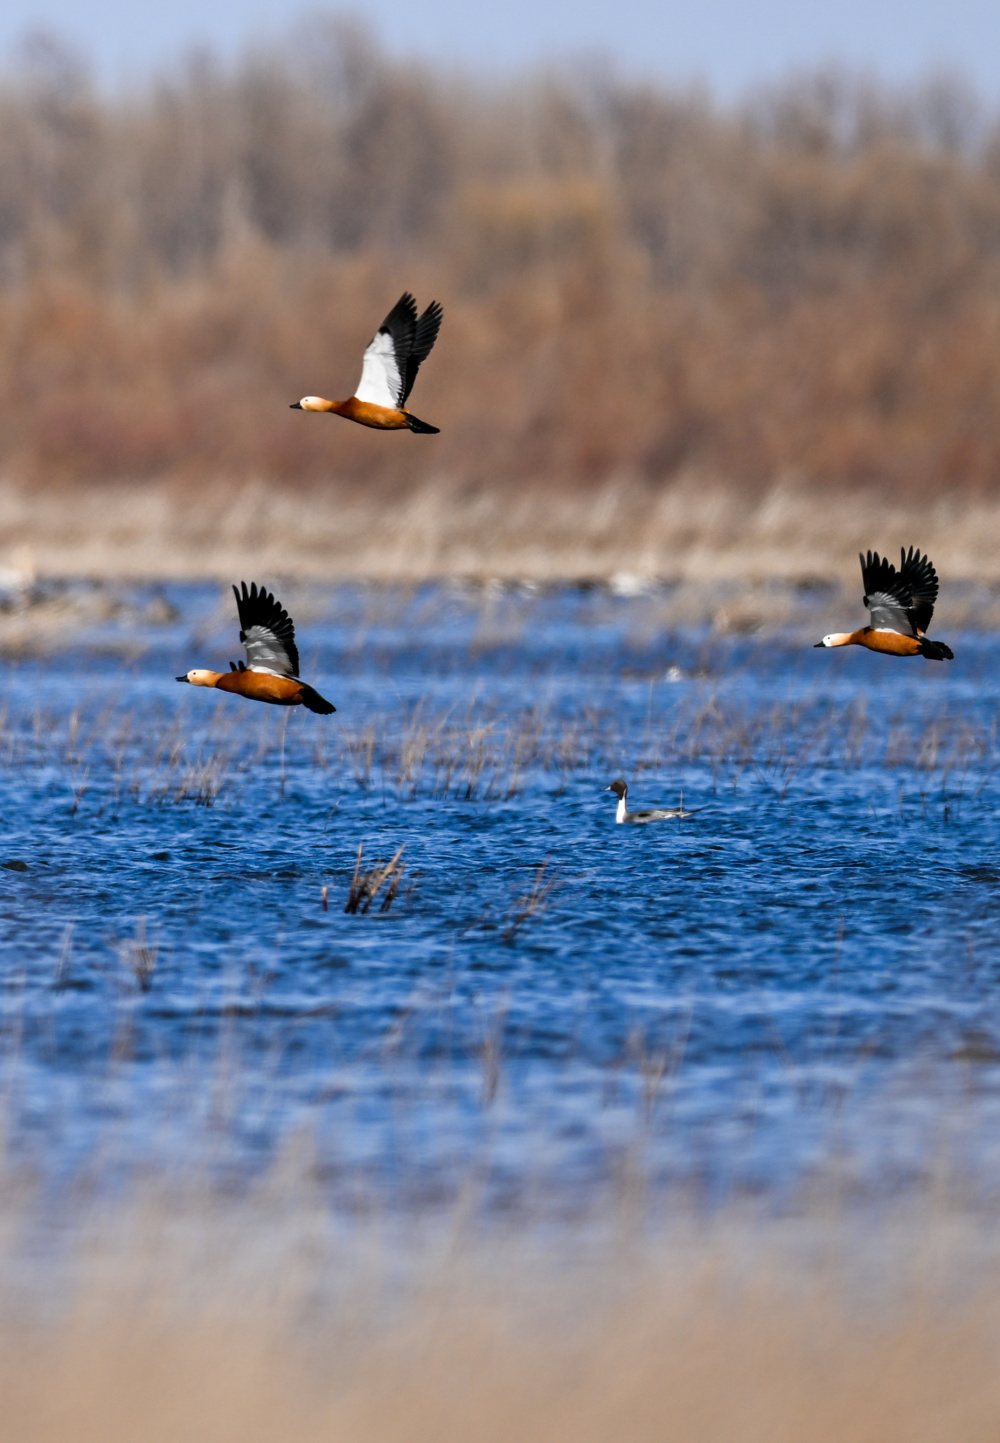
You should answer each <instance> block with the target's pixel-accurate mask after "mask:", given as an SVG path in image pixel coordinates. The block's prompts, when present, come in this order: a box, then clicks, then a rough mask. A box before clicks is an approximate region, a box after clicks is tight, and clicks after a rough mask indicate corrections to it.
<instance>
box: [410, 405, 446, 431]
mask: <svg viewBox="0 0 1000 1443" xmlns="http://www.w3.org/2000/svg"><path fill="white" fill-rule="evenodd" d="M405 414H406V424H407V426H409V428H410V430H411V431H418V432H420V433H421V434H422V435H427V436H437V435H439V434H440V432H441V427H440V426H428V424H427V422H426V421H420V420H418V418H417V417H416V416H411V415H410V413H409V411H407V412H406V413H405Z"/></svg>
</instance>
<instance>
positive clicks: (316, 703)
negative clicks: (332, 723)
mask: <svg viewBox="0 0 1000 1443" xmlns="http://www.w3.org/2000/svg"><path fill="white" fill-rule="evenodd" d="M299 699H300V700H301V702H302V705H303V706H304V707H305V709H306V711H314V712H317V713H318V714H319V715H320V716H329V715H330V713H331V712H333V711H336V710H337V708H336V707H335V706H334V704H333V702H332V701H327V699H326V697H325V696H320V694H319V692H318V691H316V690H315V688H314V687H311V686H306V684H305V682H303V683H302V688H301V690H300V691H299Z"/></svg>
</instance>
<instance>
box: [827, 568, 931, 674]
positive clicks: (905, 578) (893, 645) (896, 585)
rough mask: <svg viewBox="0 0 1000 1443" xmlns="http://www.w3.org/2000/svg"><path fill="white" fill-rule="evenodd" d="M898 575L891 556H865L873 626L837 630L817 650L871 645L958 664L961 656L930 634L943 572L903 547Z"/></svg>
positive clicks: (864, 575)
mask: <svg viewBox="0 0 1000 1443" xmlns="http://www.w3.org/2000/svg"><path fill="white" fill-rule="evenodd" d="M899 555H900V563H899V570H898V571H897V570H896V568H895V566H893V564H892V562H891V561H889V560H888V558H883V557H881V556H879V554H878V552H877V551H869V552H868V555H867V556H865V555H862V556H861V558H860V559H861V577H862V580H863V581H864V586H865V598H864V601H865V606H867V608H868V610H869V612H870V613H871V625H870V626H863V627H862V628H861V630H860V631H832V632H831V633H830V635H829V636H824V638H823V640H822V641H817V643H816V645H817V646H866V647H867V648H868V650H869V651H884V652H886V653H887V654H888V655H889V656H926V657H927V659H928V661H953V660H954V656H955V653H954V652H953V651H952V649H951V647H950V646H946V645H945V643H944V642H943V641H929V640H928V638H927V637H926V636H925V635H924V633H925V632H926V630H927V628H928V627H929V626H930V624H931V617H932V616H933V615H934V603H935V601H937V594H938V578H937V572H936V571H935V570H934V567H933V566H932V565H931V563H930V561H929V560H928V558H927V557H926V556H921V555H920V552H919V551H914V549H913V547H912V546H911V547H910V549H909V551H906V550H905V549H904V548H902V547H901V548H900V553H899Z"/></svg>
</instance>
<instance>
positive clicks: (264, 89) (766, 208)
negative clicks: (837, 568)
mask: <svg viewBox="0 0 1000 1443" xmlns="http://www.w3.org/2000/svg"><path fill="white" fill-rule="evenodd" d="M404 288H408V289H411V290H413V291H415V292H416V294H417V298H418V300H419V301H420V303H421V304H426V302H427V301H429V300H430V299H431V298H432V297H436V298H437V299H438V300H440V301H441V302H442V303H443V305H444V308H445V321H444V326H443V329H442V333H441V339H440V342H439V344H438V347H437V349H436V351H435V352H434V354H433V356H432V358H431V360H430V361H429V362H428V364H427V366H426V367H425V368H424V370H423V371H422V373H421V376H420V379H419V381H418V383H417V388H416V390H415V392H414V395H413V397H412V402H411V404H412V406H413V409H414V411H415V412H416V413H417V414H418V415H421V416H425V417H426V418H427V419H428V420H429V421H432V422H434V423H435V424H437V425H439V426H440V427H441V428H442V434H441V436H440V437H436V438H418V437H414V436H411V435H409V434H402V435H389V436H386V435H380V434H374V433H368V432H364V431H362V430H360V429H359V428H357V427H351V426H350V425H348V424H346V423H344V422H342V421H339V420H336V419H334V418H328V417H317V416H303V415H301V414H300V413H297V412H290V411H289V410H288V403H289V402H290V401H292V400H295V399H296V398H297V397H299V396H300V395H303V394H305V393H307V392H319V393H321V394H325V395H333V396H339V395H346V394H349V393H350V391H351V390H352V389H353V386H354V384H355V382H356V380H357V378H358V375H359V373H360V354H361V349H362V346H363V345H364V344H365V343H366V342H367V340H368V339H369V337H370V335H371V333H372V331H373V330H374V328H375V325H376V324H377V322H378V321H379V320H380V319H381V317H382V315H383V314H384V313H385V312H386V311H387V310H388V309H389V307H390V306H391V305H392V303H393V302H394V301H395V300H396V298H397V296H398V295H399V293H400V292H401V291H402V290H403V289H404ZM0 474H2V475H4V476H6V477H9V478H13V479H15V480H27V481H32V482H34V481H39V482H46V483H53V484H68V483H72V482H75V481H93V480H102V479H105V478H106V479H116V480H120V479H123V478H124V479H130V480H135V481H136V482H137V483H138V482H141V481H142V479H143V478H145V477H151V476H164V475H167V476H176V477H177V478H178V480H179V481H192V482H194V481H196V482H199V483H200V482H203V481H205V480H208V479H212V480H216V479H218V480H244V479H247V478H249V477H257V478H262V479H265V480H271V481H280V482H282V483H288V484H296V483H304V484H309V485H312V484H315V483H316V482H325V481H330V482H333V483H336V484H338V485H342V486H356V485H357V484H360V483H364V485H365V486H368V487H377V488H378V494H383V495H391V494H393V493H398V491H399V490H400V489H401V488H403V487H406V486H409V485H410V484H412V483H414V482H416V481H420V482H422V483H427V482H429V481H431V480H432V479H433V478H434V477H436V476H442V477H447V478H449V480H450V481H451V482H454V481H455V479H456V478H457V479H459V480H460V481H462V482H464V483H467V484H468V485H469V486H470V487H476V488H478V487H481V486H483V485H488V486H497V487H505V488H510V489H511V491H512V492H517V491H518V490H522V489H523V488H525V487H528V486H549V487H552V486H555V487H560V488H563V489H574V488H579V487H583V486H592V485H595V484H597V483H602V484H603V483H605V482H606V481H607V480H608V479H609V478H614V477H617V476H621V477H623V478H628V479H629V480H630V481H631V482H632V483H634V482H635V480H636V478H638V479H639V480H641V481H643V482H647V483H648V484H649V485H650V486H651V487H654V488H659V487H661V486H663V485H665V484H667V483H669V482H670V481H671V479H673V478H675V477H678V476H681V475H683V476H684V477H685V478H687V479H690V478H691V477H695V478H697V477H701V476H704V477H705V478H706V479H708V480H711V481H713V482H717V481H720V480H721V481H725V482H728V483H730V484H732V485H734V486H738V487H740V488H744V489H753V490H762V489H764V488H765V487H767V486H770V485H771V484H773V483H774V482H775V481H779V480H785V481H788V482H789V483H790V484H801V485H811V486H821V487H837V488H844V487H852V486H854V487H856V486H864V485H871V486H881V487H884V488H887V489H892V490H895V491H896V492H897V493H898V491H899V490H900V489H902V488H911V487H912V488H916V490H917V491H918V492H920V493H922V494H940V493H941V491H942V490H943V489H957V488H960V489H962V490H964V491H967V492H979V491H981V492H985V491H992V492H995V491H997V490H1000V130H998V129H997V127H996V123H995V120H994V119H993V118H992V117H990V116H989V115H987V114H985V113H984V111H983V109H982V107H981V106H979V105H978V104H977V102H976V100H975V98H974V97H973V96H972V95H971V94H970V93H969V92H968V91H967V90H966V89H965V88H963V86H962V84H961V83H960V82H958V81H957V80H954V79H952V80H948V79H939V80H937V81H929V82H927V83H926V84H925V85H923V86H921V87H917V88H915V89H913V90H911V91H908V92H906V93H902V92H898V91H894V92H893V91H887V90H885V89H881V88H879V87H878V86H877V85H875V84H873V83H868V82H865V81H862V80H859V79H858V78H857V77H851V76H843V75H837V74H833V73H831V74H821V75H817V76H812V77H808V78H801V79H798V80H792V81H789V82H788V83H787V84H786V85H784V86H782V87H780V88H778V89H775V90H772V91H769V92H767V93H762V94H760V95H758V96H757V97H756V98H754V99H753V100H752V101H748V102H747V103H746V104H745V105H744V106H742V107H741V108H739V109H730V110H722V109H720V108H719V107H717V106H716V105H714V104H713V103H712V101H711V100H710V99H709V98H708V97H707V96H705V95H704V94H701V93H699V92H697V91H688V92H671V91H669V90H667V89H663V88H656V87H654V86H652V85H649V84H640V83H636V82H631V81H627V80H623V79H621V78H616V77H615V76H614V75H612V74H608V73H602V72H601V71H600V69H599V68H598V67H596V66H594V67H592V68H590V69H589V70H588V69H586V68H585V67H582V66H581V67H579V68H578V69H577V70H571V69H570V68H569V67H563V68H559V69H555V70H553V71H552V72H551V73H546V74H541V75H533V76H526V77H523V78H522V79H520V80H519V81H517V82H511V83H507V84H499V83H498V84H494V85H490V84H487V83H485V82H483V83H480V82H475V83H474V82H473V81H472V80H471V79H469V78H468V77H462V76H460V75H458V76H457V75H455V74H452V73H450V72H445V71H440V72H435V71H432V70H428V69H426V68H423V67H419V66H414V65H405V64H401V63H399V62H397V61H394V60H391V59H389V58H387V57H386V56H385V55H384V54H383V53H382V52H380V50H379V48H378V47H377V45H376V44H375V43H374V42H373V40H372V39H371V37H370V36H369V35H368V34H367V33H366V32H365V31H364V30H363V29H361V28H360V27H359V26H357V25H356V24H354V23H351V22H347V21H344V20H342V19H336V18H332V19H329V18H328V19H324V18H322V17H320V18H316V19H313V20H312V21H311V22H309V24H308V25H307V26H305V27H304V28H303V29H302V30H301V31H300V32H298V33H296V34H295V35H294V36H293V37H291V38H290V39H289V40H288V41H287V43H285V44H284V45H281V46H278V45H275V46H273V47H271V48H268V49H266V50H265V49H261V50H259V51H257V52H251V53H248V54H247V55H246V57H245V58H244V59H243V60H242V62H241V63H240V64H238V65H237V66H235V67H232V68H225V67H223V66H221V65H220V64H218V63H217V62H215V61H214V60H213V59H212V58H211V57H210V56H207V55H206V56H199V57H193V58H191V59H190V60H189V61H188V62H186V63H185V64H184V65H182V66H178V67H176V68H175V69H174V70H173V71H172V72H171V73H169V74H167V75H164V76H162V77H160V78H158V79H157V80H155V81H151V82H149V83H148V84H144V85H142V86H141V87H139V88H136V89H133V90H132V91H131V92H124V93H119V94H115V95H107V94H103V93H101V92H100V91H99V90H98V89H97V88H96V87H95V86H94V85H93V84H92V83H91V81H90V80H89V78H88V75H87V71H86V68H85V67H84V66H82V65H81V64H80V63H79V62H78V61H77V60H75V59H74V57H73V56H72V54H70V53H68V52H66V51H65V50H64V49H62V48H61V47H60V46H59V45H58V44H55V43H53V42H51V41H46V40H44V39H35V40H34V41H31V42H29V43H27V44H26V45H25V47H24V49H23V53H22V54H21V55H20V56H19V58H18V61H17V64H16V65H14V66H12V67H10V68H9V70H8V72H7V73H6V75H5V76H4V77H3V78H2V81H0ZM373 494H375V493H373Z"/></svg>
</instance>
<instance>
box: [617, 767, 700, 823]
mask: <svg viewBox="0 0 1000 1443" xmlns="http://www.w3.org/2000/svg"><path fill="white" fill-rule="evenodd" d="M604 790H605V791H606V792H614V793H615V795H616V796H617V798H618V810H617V812H616V813H615V821H616V822H628V823H631V824H632V825H637V826H643V825H645V823H646V822H666V821H670V820H671V819H672V818H674V817H676V818H678V819H681V818H683V817H693V816H694V814H695V812H687V811H685V810H684V801H683V798H682V799H681V804H680V806H679V807H653V808H651V809H650V810H648V811H642V812H630V811H629V809H628V783H627V782H623V781H622V779H621V777H619V778H618V779H617V780H616V781H613V782H612V783H611V785H610V786H608V787H605V788H604ZM695 811H696V812H700V811H702V808H701V807H696V808H695Z"/></svg>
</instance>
